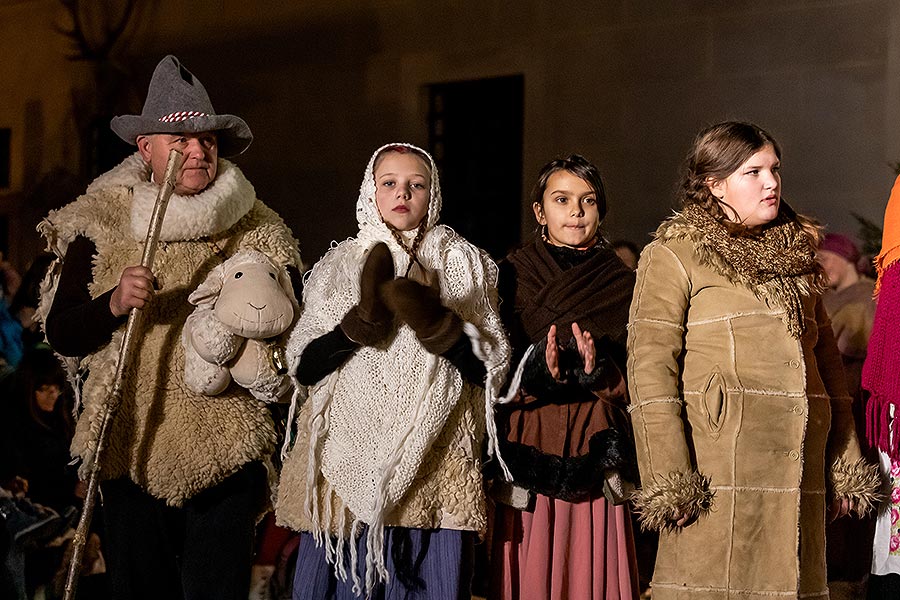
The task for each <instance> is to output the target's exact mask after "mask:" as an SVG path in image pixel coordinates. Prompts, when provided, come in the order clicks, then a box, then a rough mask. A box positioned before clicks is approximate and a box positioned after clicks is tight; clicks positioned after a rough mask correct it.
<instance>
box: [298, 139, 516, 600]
mask: <svg viewBox="0 0 900 600" xmlns="http://www.w3.org/2000/svg"><path fill="white" fill-rule="evenodd" d="M395 145H403V146H408V147H410V148H414V149H415V150H417V151H418V152H421V153H422V155H423V156H425V157H427V158H428V161H429V163H430V167H431V173H432V174H431V198H430V202H429V210H428V217H427V219H428V220H427V227H428V229H427V231H426V233H425V235H424V237H423V238H422V242H421V245H420V247H419V251H418V253H417V256H418V259H419V261H420V262H421V263H422V265H423V267H424V268H425V269H426V271H427V272H428V273H427V274H428V275H429V276H431V277H434V278H435V279H436V280H437V281H438V283H439V285H440V290H441V299H442V302H443V303H444V305H445V306H447V307H449V308H451V309H452V310H454V311H455V312H456V313H457V314H458V315H459V316H460V317H461V318H462V319H463V320H464V321H465V322H466V325H465V328H466V332H467V334H469V337H470V339H471V340H472V344H473V349H474V350H475V353H476V355H477V356H479V358H481V359H482V360H483V362H484V363H485V367H486V370H487V374H488V378H487V383H486V390H485V392H483V393H484V406H485V415H486V419H487V421H489V423H488V424H487V425H488V427H489V428H491V426H492V425H493V404H494V402H495V400H496V398H497V396H498V387H499V385H500V383H501V382H502V380H503V378H504V377H505V374H506V370H507V368H508V362H509V355H510V350H509V344H508V342H507V340H506V337H505V334H504V332H503V328H502V325H501V323H500V318H499V315H498V313H497V295H496V284H497V266H496V264H494V262H493V261H492V260H491V259H490V257H488V256H487V255H486V254H485V253H484V252H482V251H481V250H479V249H478V248H476V247H475V246H473V245H471V244H470V243H468V242H467V241H466V240H465V239H463V238H462V237H460V236H459V235H457V234H456V233H455V232H454V231H453V230H452V229H450V228H449V227H446V226H443V225H436V222H437V219H438V217H439V213H440V207H441V195H440V186H439V183H438V176H437V170H436V167H435V165H434V161H433V160H431V157H430V156H429V155H428V154H427V153H426V152H424V151H423V150H421V149H418V148H415V147H414V146H409V145H408V144H390V145H389V146H395ZM386 147H388V146H383V147H382V148H379V149H378V151H376V152H375V154H373V156H372V159H371V160H370V161H369V163H368V166H367V168H366V172H365V174H364V177H363V183H362V185H361V187H360V195H359V200H358V201H357V205H356V216H357V221H358V222H359V226H360V230H359V234H358V237H356V238H351V239H349V240H346V241H344V242H342V243H340V244H338V245H336V246H335V247H333V248H332V249H331V250H330V251H329V252H328V253H327V254H326V255H325V256H324V257H323V258H322V260H320V261H319V263H317V264H316V266H315V267H314V268H313V270H312V272H311V273H310V275H309V277H308V280H307V283H306V286H305V288H304V297H303V300H304V310H303V314H302V315H301V317H300V319H299V321H298V323H297V326H296V327H295V329H294V332H293V334H292V336H291V339H290V341H289V343H288V348H287V351H288V357H289V359H290V361H291V362H292V364H293V365H294V368H293V369H292V372H296V366H297V364H298V363H299V358H300V356H301V354H302V353H303V351H304V350H305V348H306V347H307V345H308V344H309V343H310V342H312V341H313V340H315V339H316V338H318V337H320V336H322V335H324V334H326V333H328V332H330V331H332V330H333V329H334V328H335V327H336V326H337V325H338V324H339V323H340V321H341V319H342V318H343V317H344V315H345V314H346V313H347V311H348V310H350V308H351V307H353V306H354V305H355V304H356V303H357V302H358V299H359V276H360V271H361V269H362V265H363V263H364V260H365V256H366V254H367V252H368V250H369V249H370V248H371V247H372V246H373V245H374V244H376V243H378V242H384V243H386V244H387V245H388V247H389V248H390V249H391V254H392V256H393V258H394V263H395V272H396V273H400V274H402V273H404V272H405V270H406V266H407V265H408V264H409V261H410V258H409V256H408V254H407V253H406V252H405V251H404V250H403V248H401V247H400V245H399V243H398V242H397V240H396V239H395V238H394V237H393V235H392V234H391V232H390V230H389V229H388V228H387V226H385V224H384V223H383V222H382V220H381V217H380V215H379V213H378V209H377V207H376V205H375V179H374V174H373V172H372V166H373V164H374V161H375V158H376V157H377V156H378V154H379V152H381V151H382V150H383V149H384V148H386ZM469 393H481V392H480V391H478V392H476V390H475V388H473V387H472V386H469V385H468V384H464V382H463V380H462V377H461V376H460V374H459V372H458V371H457V370H456V368H454V367H453V366H452V365H451V364H450V363H449V362H448V361H447V360H446V359H444V358H441V357H438V356H435V355H433V354H430V353H428V352H427V351H426V350H425V349H424V348H423V347H422V345H421V344H420V343H419V341H418V340H417V339H416V336H415V334H414V333H413V331H412V330H411V329H410V328H409V327H408V326H407V325H405V324H404V325H402V326H400V327H399V328H398V330H397V332H396V335H394V336H393V337H392V338H390V339H389V340H388V342H387V345H386V346H385V347H378V348H373V347H363V348H360V349H358V350H357V351H356V352H355V353H354V355H353V356H352V357H351V358H350V359H349V360H348V361H347V362H346V363H344V365H343V366H342V367H340V368H339V369H338V370H337V371H335V372H334V373H332V374H331V375H330V376H328V377H326V378H325V379H324V380H322V381H321V382H319V383H318V384H317V385H315V386H312V387H311V388H310V390H309V399H308V402H310V403H311V404H312V406H311V407H310V408H311V414H310V418H309V420H308V422H299V423H297V427H304V428H308V429H309V430H310V445H309V447H304V448H300V447H297V448H294V449H293V450H292V451H291V452H290V453H289V454H288V455H287V457H286V464H285V468H286V469H287V468H290V462H291V455H292V454H294V453H296V452H305V453H307V456H308V461H309V463H308V464H309V465H310V469H309V473H308V489H307V493H306V498H307V507H308V511H309V513H310V518H311V520H312V521H313V522H314V523H320V524H321V530H320V531H319V532H318V533H319V534H321V533H322V532H324V531H326V530H327V527H328V523H329V522H330V519H331V515H330V514H328V515H326V514H322V513H321V507H319V506H318V497H319V494H318V492H317V489H316V486H319V485H325V486H326V487H327V488H328V489H329V490H330V491H331V492H332V493H334V494H335V495H336V496H337V497H339V498H340V500H341V502H342V503H343V504H344V505H345V506H346V507H347V508H349V510H350V511H352V513H353V514H354V515H356V516H357V520H358V521H359V522H362V523H366V524H368V525H369V535H368V546H369V552H368V556H367V559H368V561H367V562H368V564H367V567H368V568H367V577H366V579H367V581H366V584H367V585H366V588H367V589H369V590H370V589H371V586H372V585H373V584H374V577H375V575H376V574H377V575H378V576H379V578H380V579H385V578H386V577H387V572H386V569H385V567H384V560H383V558H384V557H383V556H382V554H383V553H382V546H381V544H382V541H383V539H382V538H383V524H384V518H385V514H386V513H387V512H389V511H390V510H391V508H392V507H394V506H396V505H397V503H399V502H401V501H402V499H403V496H404V495H405V494H406V492H407V491H408V490H409V487H410V485H411V484H412V482H413V479H414V478H415V476H416V474H417V472H418V470H419V468H420V466H421V465H422V462H423V460H424V459H425V457H426V455H427V454H428V452H429V450H430V448H431V445H432V443H433V442H434V440H435V439H436V438H437V436H438V435H439V434H440V433H441V430H442V428H443V427H444V425H445V423H446V422H447V418H448V416H449V415H450V413H451V412H452V411H453V409H454V407H455V406H456V404H457V403H458V402H459V400H460V397H461V396H462V394H469ZM293 410H294V407H292V412H293ZM291 422H292V421H291ZM289 437H290V436H289ZM493 438H494V441H495V440H496V435H495V434H494V435H493ZM495 447H496V445H495V444H492V449H493V448H495ZM320 474H321V476H324V482H323V481H322V480H320ZM326 508H327V507H326ZM355 525H356V524H354V527H355ZM325 537H327V536H325ZM319 538H320V539H322V536H321V535H319ZM325 542H326V543H328V541H327V540H325ZM338 545H339V546H342V545H343V540H340V541H339V543H338ZM351 545H352V544H351ZM327 554H328V556H329V557H330V558H329V560H333V561H334V562H335V563H336V571H337V572H338V574H339V575H344V577H346V572H345V570H344V567H343V565H342V564H341V563H342V553H341V552H340V551H339V548H338V547H336V548H333V549H331V550H330V551H329V552H328V553H327ZM351 573H352V574H353V575H354V576H355V573H356V570H355V569H352V570H351ZM357 584H358V582H357Z"/></svg>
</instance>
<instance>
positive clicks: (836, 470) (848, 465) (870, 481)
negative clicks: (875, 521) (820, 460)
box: [829, 458, 883, 516]
mask: <svg viewBox="0 0 900 600" xmlns="http://www.w3.org/2000/svg"><path fill="white" fill-rule="evenodd" d="M829 476H830V478H831V489H832V493H833V494H834V496H835V497H836V498H849V499H850V500H851V501H853V502H854V503H855V504H856V513H857V514H858V515H860V516H862V515H865V514H866V513H868V512H869V511H871V510H875V509H876V508H877V507H878V504H879V503H880V502H881V501H882V500H883V498H882V494H881V493H880V490H881V484H882V481H881V474H880V473H879V471H878V465H873V464H869V463H868V462H867V461H866V459H864V458H858V459H856V460H855V461H853V462H850V461H848V460H845V459H843V458H839V459H837V460H836V461H834V464H832V465H831V473H830V474H829Z"/></svg>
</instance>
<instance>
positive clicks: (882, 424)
mask: <svg viewBox="0 0 900 600" xmlns="http://www.w3.org/2000/svg"><path fill="white" fill-rule="evenodd" d="M896 412H897V410H896V407H895V406H894V404H893V403H892V402H891V401H890V400H888V399H886V398H883V397H882V396H881V395H879V394H872V395H871V396H870V397H869V401H868V403H867V404H866V439H867V440H868V441H869V445H870V446H874V447H875V448H877V449H879V450H881V451H882V452H884V453H885V454H887V455H888V457H890V458H891V459H892V460H900V448H898V446H900V444H898V438H900V435H898V436H892V435H891V421H892V420H893V415H894V414H895V413H896Z"/></svg>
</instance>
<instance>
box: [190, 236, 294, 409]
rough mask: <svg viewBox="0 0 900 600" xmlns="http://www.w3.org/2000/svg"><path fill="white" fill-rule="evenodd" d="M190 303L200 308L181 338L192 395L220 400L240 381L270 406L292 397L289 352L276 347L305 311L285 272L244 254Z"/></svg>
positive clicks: (264, 258)
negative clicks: (287, 395)
mask: <svg viewBox="0 0 900 600" xmlns="http://www.w3.org/2000/svg"><path fill="white" fill-rule="evenodd" d="M188 301H189V302H190V303H191V304H193V305H195V306H196V307H197V308H195V309H194V312H193V313H191V315H190V316H189V317H188V319H187V321H186V322H185V324H184V330H183V332H182V335H181V343H182V345H183V347H184V354H185V360H184V362H185V370H184V382H185V384H186V385H187V386H188V387H189V388H190V389H191V390H193V391H195V392H197V393H200V394H204V395H207V396H214V395H216V394H220V393H222V392H223V391H225V389H226V388H227V387H228V385H229V383H231V380H232V379H234V381H235V382H236V383H237V384H238V385H240V386H242V387H245V388H247V389H248V390H250V393H252V394H253V396H254V397H256V398H258V399H259V400H263V401H266V402H272V401H275V400H277V399H278V398H279V397H280V396H282V395H283V394H284V393H285V392H286V391H287V389H288V388H289V387H290V379H289V378H288V376H287V375H286V373H287V370H286V368H285V365H284V358H283V352H284V350H283V348H282V347H281V346H280V345H278V344H277V343H276V342H277V341H280V340H281V339H283V338H284V336H282V335H281V334H283V333H284V332H285V331H287V329H288V328H289V327H290V326H291V324H292V323H293V322H294V315H295V314H296V312H297V311H298V309H299V307H298V304H297V299H296V297H295V296H294V290H293V288H292V287H291V281H290V277H288V274H287V271H286V270H285V269H283V268H280V267H277V266H275V264H274V263H273V262H272V261H271V260H270V259H269V258H268V257H267V256H266V255H265V254H262V253H261V252H256V251H253V250H242V251H240V252H238V253H237V254H235V255H234V256H232V257H231V258H229V259H228V260H226V261H225V262H224V263H222V264H221V265H219V266H217V267H216V268H215V269H213V270H212V272H210V274H209V275H208V276H207V277H206V280H205V281H204V282H203V283H202V284H200V286H199V287H198V288H197V289H196V290H194V292H193V293H192V294H191V295H190V296H189V297H188ZM279 336H281V337H280V338H279Z"/></svg>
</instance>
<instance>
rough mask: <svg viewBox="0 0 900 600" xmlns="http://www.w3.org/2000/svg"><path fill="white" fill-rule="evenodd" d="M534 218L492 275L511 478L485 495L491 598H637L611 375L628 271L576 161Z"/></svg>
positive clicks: (625, 436)
mask: <svg viewBox="0 0 900 600" xmlns="http://www.w3.org/2000/svg"><path fill="white" fill-rule="evenodd" d="M532 208H533V210H534V215H535V219H536V220H537V222H538V224H539V225H540V227H541V234H540V236H538V237H537V238H536V239H535V240H534V241H533V242H531V243H530V244H528V245H526V246H525V247H523V248H521V249H519V250H517V251H515V252H513V253H512V254H510V255H509V256H508V257H507V258H506V260H505V261H504V262H503V263H501V267H500V268H501V276H500V281H501V284H500V285H501V296H502V297H503V298H504V303H503V305H502V313H503V319H504V324H505V325H506V327H507V330H508V331H509V334H510V341H511V343H512V346H513V350H514V358H515V359H517V363H518V364H519V367H518V369H517V370H516V373H515V375H514V377H513V379H512V383H511V384H510V389H509V392H508V394H507V397H506V399H507V401H508V403H507V404H504V405H503V406H502V407H501V408H500V409H499V410H498V415H497V423H498V427H497V428H498V434H499V436H500V440H501V442H500V451H501V455H502V456H503V458H504V460H505V461H506V463H507V465H508V466H509V470H510V472H511V474H512V480H511V482H504V481H501V479H500V478H497V480H496V481H495V483H494V487H493V490H492V491H493V495H494V497H495V498H496V499H497V500H498V501H499V503H498V506H497V511H496V522H495V531H494V535H493V549H492V561H491V572H492V576H493V578H492V583H491V597H492V598H503V599H529V600H550V599H553V598H568V599H570V600H605V599H611V598H615V599H632V598H637V596H638V586H637V567H636V561H635V554H634V540H633V535H632V530H631V519H630V516H629V512H628V508H627V505H626V504H625V500H626V496H627V493H628V490H629V489H630V484H628V481H634V480H635V479H634V474H633V471H634V463H633V448H632V446H633V442H632V439H631V433H630V428H629V426H628V419H627V415H626V413H625V406H626V405H627V400H626V386H625V379H624V376H623V373H624V372H625V339H626V323H627V320H628V306H629V304H630V302H631V293H632V289H633V288H634V274H633V273H632V271H631V270H630V269H628V268H627V267H626V266H625V265H624V264H623V263H622V261H621V260H619V258H618V256H617V255H616V253H615V251H614V250H613V249H612V247H611V245H610V244H609V243H608V242H607V241H606V240H604V239H603V237H602V236H601V235H600V223H601V222H602V220H603V217H604V216H605V215H606V195H605V192H604V188H603V182H602V180H601V178H600V174H599V172H598V171H597V168H596V167H595V166H594V165H593V164H591V163H590V162H588V161H587V160H586V159H585V158H584V157H582V156H579V155H577V154H573V155H571V156H569V157H567V158H563V159H558V160H554V161H551V162H550V163H548V164H547V165H545V166H544V168H543V169H541V172H540V175H539V177H538V181H537V184H536V185H535V187H534V191H533V193H532ZM514 364H516V361H514Z"/></svg>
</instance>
